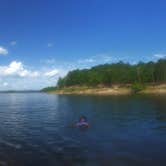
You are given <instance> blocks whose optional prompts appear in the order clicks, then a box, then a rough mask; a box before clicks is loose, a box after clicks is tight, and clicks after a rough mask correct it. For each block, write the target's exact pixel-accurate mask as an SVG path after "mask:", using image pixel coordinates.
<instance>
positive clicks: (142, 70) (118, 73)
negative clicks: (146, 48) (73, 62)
mask: <svg viewBox="0 0 166 166" xmlns="http://www.w3.org/2000/svg"><path fill="white" fill-rule="evenodd" d="M42 91H45V92H50V93H57V94H111V95H112V94H116V95H118V94H131V93H166V59H160V60H159V61H157V62H148V63H143V62H140V63H138V64H135V65H131V64H128V63H123V62H118V63H113V64H104V65H98V66H95V67H92V68H91V69H83V70H78V69H77V70H73V71H70V72H69V73H68V74H67V75H66V76H65V77H64V78H59V80H58V83H57V85H56V86H55V87H48V88H45V89H43V90H42Z"/></svg>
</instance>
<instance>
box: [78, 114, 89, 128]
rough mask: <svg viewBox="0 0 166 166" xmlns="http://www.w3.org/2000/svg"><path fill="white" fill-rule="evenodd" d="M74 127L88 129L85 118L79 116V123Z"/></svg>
mask: <svg viewBox="0 0 166 166" xmlns="http://www.w3.org/2000/svg"><path fill="white" fill-rule="evenodd" d="M76 127H79V128H88V127H89V124H88V122H87V118H86V117H85V116H81V117H80V119H79V121H78V122H77V123H76Z"/></svg>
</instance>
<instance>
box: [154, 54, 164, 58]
mask: <svg viewBox="0 0 166 166" xmlns="http://www.w3.org/2000/svg"><path fill="white" fill-rule="evenodd" d="M153 56H154V57H155V58H165V57H166V54H155V55H153Z"/></svg>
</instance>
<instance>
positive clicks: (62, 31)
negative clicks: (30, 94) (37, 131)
mask: <svg viewBox="0 0 166 166" xmlns="http://www.w3.org/2000/svg"><path fill="white" fill-rule="evenodd" d="M0 4H1V5H0V21H1V24H0V90H7V89H40V88H42V87H45V86H52V85H55V83H56V80H57V79H58V77H59V76H64V75H65V74H66V73H67V72H68V71H69V70H72V69H75V68H85V67H91V66H94V65H97V64H101V63H112V62H116V61H119V60H123V61H125V62H130V63H136V62H138V61H150V60H153V61H155V60H157V59H159V58H162V57H165V54H166V47H165V44H166V21H165V20H166V2H165V1H164V0H137V1H133V0H125V1H124V0H35V1H34V0H0Z"/></svg>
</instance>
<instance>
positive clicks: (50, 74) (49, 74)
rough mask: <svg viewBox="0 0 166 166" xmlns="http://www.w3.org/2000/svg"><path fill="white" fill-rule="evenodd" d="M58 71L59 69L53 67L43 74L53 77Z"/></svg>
mask: <svg viewBox="0 0 166 166" xmlns="http://www.w3.org/2000/svg"><path fill="white" fill-rule="evenodd" d="M58 73H59V70H57V69H54V70H51V71H48V72H46V73H44V75H45V76H48V77H54V76H56V75H57V74H58Z"/></svg>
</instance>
